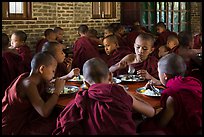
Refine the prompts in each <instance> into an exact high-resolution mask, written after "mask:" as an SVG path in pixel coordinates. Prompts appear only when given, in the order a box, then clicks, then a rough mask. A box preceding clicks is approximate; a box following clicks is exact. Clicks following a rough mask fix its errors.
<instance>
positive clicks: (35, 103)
mask: <svg viewBox="0 0 204 137" xmlns="http://www.w3.org/2000/svg"><path fill="white" fill-rule="evenodd" d="M56 67H57V61H56V60H55V59H54V57H52V55H50V54H49V53H37V54H36V55H35V56H34V57H33V59H32V61H31V72H30V74H29V73H23V74H21V75H20V76H19V77H18V78H17V79H16V80H15V81H13V82H12V83H11V85H10V86H9V88H7V89H6V91H5V96H4V98H3V99H2V134H3V135H23V134H25V135H29V134H35V135H36V134H38V135H39V134H50V133H51V132H52V130H53V128H54V126H55V118H56V117H55V118H52V117H51V116H50V114H51V112H52V110H53V108H54V107H55V105H56V104H57V100H58V98H59V94H60V92H61V91H62V90H63V88H64V84H65V81H64V80H61V79H56V80H55V86H54V87H55V90H54V93H53V95H51V96H50V98H49V99H48V100H45V95H46V94H45V93H46V85H47V84H48V83H49V81H50V80H51V79H53V77H54V74H55V69H56ZM49 116H50V117H49Z"/></svg>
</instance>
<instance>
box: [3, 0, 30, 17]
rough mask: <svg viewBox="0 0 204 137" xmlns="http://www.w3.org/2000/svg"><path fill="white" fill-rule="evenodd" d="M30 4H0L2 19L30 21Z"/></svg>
mask: <svg viewBox="0 0 204 137" xmlns="http://www.w3.org/2000/svg"><path fill="white" fill-rule="evenodd" d="M31 10H32V9H31V2H2V17H3V19H31V15H32V14H31Z"/></svg>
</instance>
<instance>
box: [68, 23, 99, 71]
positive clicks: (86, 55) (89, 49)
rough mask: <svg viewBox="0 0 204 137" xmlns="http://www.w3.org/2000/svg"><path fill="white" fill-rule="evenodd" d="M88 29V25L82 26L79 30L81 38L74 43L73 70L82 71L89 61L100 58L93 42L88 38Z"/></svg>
mask: <svg viewBox="0 0 204 137" xmlns="http://www.w3.org/2000/svg"><path fill="white" fill-rule="evenodd" d="M88 29H89V28H88V26H87V25H80V26H79V28H78V34H79V35H80V38H78V39H77V40H76V41H75V43H74V48H73V54H74V55H73V63H72V68H76V67H77V68H79V69H80V70H82V68H83V64H84V63H85V62H86V61H87V60H89V59H91V58H93V57H100V55H99V52H98V49H97V47H96V46H95V45H93V44H92V43H91V40H90V39H89V38H88V37H87V36H86V35H87V31H88Z"/></svg>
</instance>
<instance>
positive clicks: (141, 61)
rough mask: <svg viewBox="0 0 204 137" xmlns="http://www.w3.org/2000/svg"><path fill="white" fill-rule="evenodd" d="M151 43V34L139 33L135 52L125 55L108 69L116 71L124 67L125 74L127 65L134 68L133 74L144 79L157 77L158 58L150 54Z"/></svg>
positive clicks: (152, 39)
mask: <svg viewBox="0 0 204 137" xmlns="http://www.w3.org/2000/svg"><path fill="white" fill-rule="evenodd" d="M153 45H154V38H153V36H152V35H151V34H148V33H142V34H140V35H139V36H138V37H137V38H136V40H135V44H134V48H135V54H133V53H132V54H128V55H126V56H125V57H124V58H123V59H121V61H119V62H118V63H116V64H114V65H112V66H111V67H110V68H109V70H110V71H111V72H115V71H116V72H117V71H118V70H120V69H126V74H127V67H128V66H132V67H133V68H135V74H138V75H139V76H141V77H144V78H146V79H155V78H158V72H157V62H158V59H157V58H156V57H154V56H152V55H151V53H152V52H153V50H154V48H153ZM119 74H120V73H119Z"/></svg>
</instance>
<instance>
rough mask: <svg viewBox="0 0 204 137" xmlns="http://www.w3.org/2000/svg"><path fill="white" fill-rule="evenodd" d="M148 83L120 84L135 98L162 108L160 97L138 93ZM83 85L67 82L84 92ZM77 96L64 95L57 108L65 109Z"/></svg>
mask: <svg viewBox="0 0 204 137" xmlns="http://www.w3.org/2000/svg"><path fill="white" fill-rule="evenodd" d="M146 83H147V81H143V82H133V83H132V82H122V83H120V84H122V85H125V86H128V92H130V93H131V94H132V95H133V96H137V97H140V98H142V99H143V100H145V101H147V102H148V103H150V104H151V105H152V106H153V107H154V108H158V107H160V97H150V96H146V95H142V94H140V93H138V92H136V89H137V88H140V87H143V86H144V85H145V84H146ZM81 84H82V83H77V82H66V85H72V86H77V87H79V88H80V90H82V88H81V87H80V86H81ZM75 95H76V94H71V95H63V96H61V95H60V97H59V99H58V102H57V107H60V108H64V107H65V106H66V105H67V104H68V103H69V102H70V101H71V100H73V99H74V98H75Z"/></svg>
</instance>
